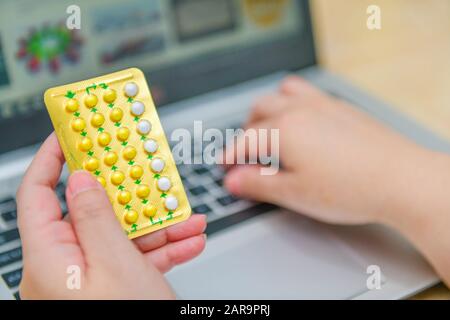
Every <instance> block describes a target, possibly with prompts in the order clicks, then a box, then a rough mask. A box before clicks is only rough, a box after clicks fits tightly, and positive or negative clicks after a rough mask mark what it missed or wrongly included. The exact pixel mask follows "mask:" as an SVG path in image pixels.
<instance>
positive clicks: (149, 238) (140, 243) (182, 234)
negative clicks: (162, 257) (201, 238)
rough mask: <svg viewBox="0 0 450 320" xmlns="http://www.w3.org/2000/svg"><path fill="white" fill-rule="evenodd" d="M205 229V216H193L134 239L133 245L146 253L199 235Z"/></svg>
mask: <svg viewBox="0 0 450 320" xmlns="http://www.w3.org/2000/svg"><path fill="white" fill-rule="evenodd" d="M205 229H206V216H205V215H203V214H194V215H192V216H191V217H190V218H189V219H188V220H187V221H184V222H181V223H178V224H175V225H173V226H170V227H169V228H166V229H162V230H158V231H156V232H153V233H151V234H148V235H145V236H142V237H139V238H137V239H134V243H135V244H136V245H137V247H138V248H139V250H141V251H142V252H148V251H151V250H155V249H157V248H160V247H162V246H164V245H166V244H168V243H170V242H176V241H180V240H184V239H187V238H190V237H194V236H197V235H200V234H202V233H203V232H204V231H205Z"/></svg>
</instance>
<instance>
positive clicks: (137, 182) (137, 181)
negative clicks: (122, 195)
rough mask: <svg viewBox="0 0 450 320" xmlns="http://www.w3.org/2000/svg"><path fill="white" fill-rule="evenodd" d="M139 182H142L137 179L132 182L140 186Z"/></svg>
mask: <svg viewBox="0 0 450 320" xmlns="http://www.w3.org/2000/svg"><path fill="white" fill-rule="evenodd" d="M141 182H142V181H141V180H139V179H138V180H136V181H135V182H134V184H137V185H140V184H141Z"/></svg>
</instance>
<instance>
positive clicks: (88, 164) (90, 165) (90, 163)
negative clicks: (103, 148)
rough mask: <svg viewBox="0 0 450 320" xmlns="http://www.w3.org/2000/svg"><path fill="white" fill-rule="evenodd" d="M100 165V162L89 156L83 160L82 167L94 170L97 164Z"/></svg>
mask: <svg viewBox="0 0 450 320" xmlns="http://www.w3.org/2000/svg"><path fill="white" fill-rule="evenodd" d="M99 165H100V162H99V161H98V159H97V158H94V157H92V158H89V159H87V160H85V161H84V169H86V170H87V171H95V170H97V169H98V166H99Z"/></svg>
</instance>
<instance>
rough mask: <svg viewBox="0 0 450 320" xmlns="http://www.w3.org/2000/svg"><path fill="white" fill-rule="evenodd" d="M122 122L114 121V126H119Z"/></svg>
mask: <svg viewBox="0 0 450 320" xmlns="http://www.w3.org/2000/svg"><path fill="white" fill-rule="evenodd" d="M121 125H122V124H121V123H120V122H116V123H114V126H116V127H120V126H121Z"/></svg>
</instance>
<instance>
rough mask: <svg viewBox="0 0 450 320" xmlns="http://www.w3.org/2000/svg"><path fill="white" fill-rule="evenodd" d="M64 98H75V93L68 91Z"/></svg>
mask: <svg viewBox="0 0 450 320" xmlns="http://www.w3.org/2000/svg"><path fill="white" fill-rule="evenodd" d="M65 97H66V98H69V99H72V98H73V97H75V92H73V91H71V90H69V91H67V93H66V95H65Z"/></svg>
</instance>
